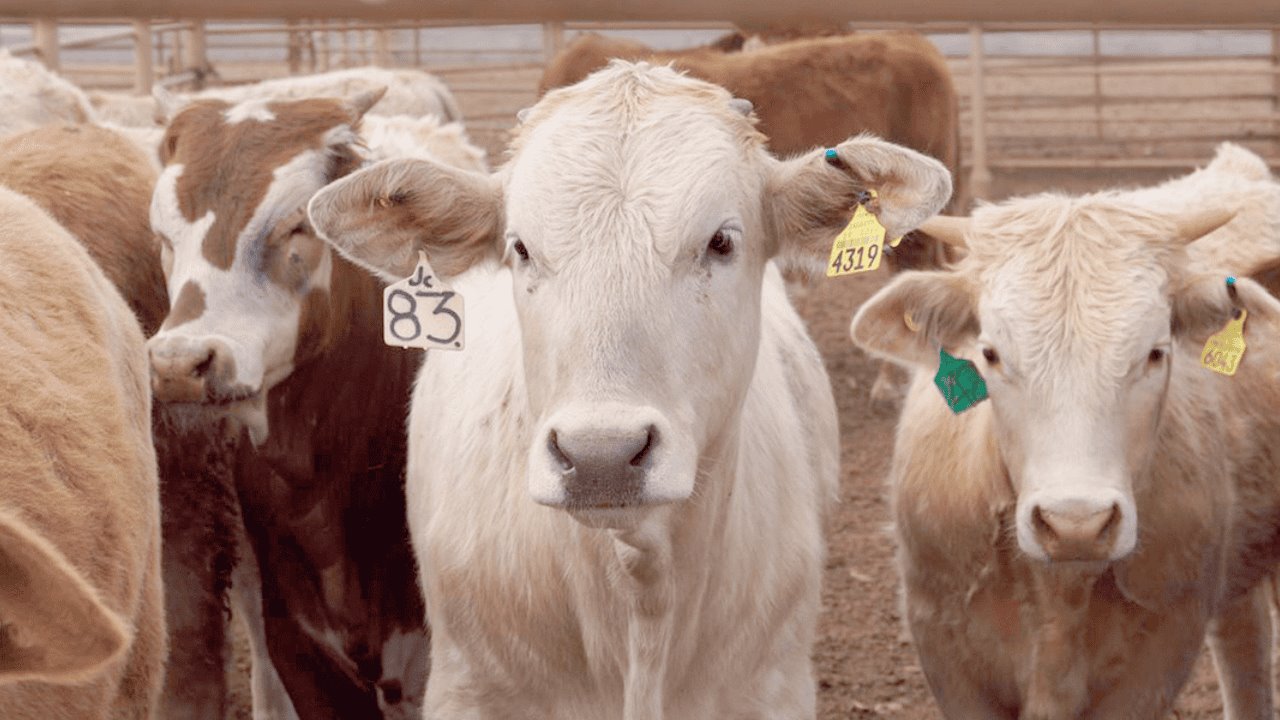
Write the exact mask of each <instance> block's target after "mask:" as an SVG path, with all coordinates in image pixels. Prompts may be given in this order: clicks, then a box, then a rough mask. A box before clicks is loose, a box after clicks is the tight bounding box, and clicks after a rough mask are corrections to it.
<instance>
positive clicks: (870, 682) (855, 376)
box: [232, 70, 1222, 720]
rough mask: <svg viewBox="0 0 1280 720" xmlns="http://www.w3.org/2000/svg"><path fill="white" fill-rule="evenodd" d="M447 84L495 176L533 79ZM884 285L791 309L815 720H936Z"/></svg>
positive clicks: (823, 296)
mask: <svg viewBox="0 0 1280 720" xmlns="http://www.w3.org/2000/svg"><path fill="white" fill-rule="evenodd" d="M447 79H448V80H449V81H450V82H451V83H452V84H456V85H458V86H463V85H464V84H465V85H467V86H470V90H464V91H463V92H459V93H458V95H459V99H460V101H461V102H462V105H463V112H464V114H465V115H467V116H468V117H470V118H476V119H477V120H478V122H477V123H476V124H475V125H474V126H471V133H472V137H473V138H474V139H475V140H476V141H477V142H478V143H480V144H482V145H484V146H485V147H486V149H487V150H488V152H489V158H490V162H491V163H492V164H494V165H497V164H499V163H500V162H501V159H502V151H501V148H502V147H503V145H504V135H505V133H504V127H507V126H509V122H510V121H508V120H503V119H502V118H512V119H513V118H514V114H515V111H516V110H517V109H519V108H520V107H524V106H526V105H528V104H531V103H532V102H533V101H534V100H535V98H534V95H533V93H532V84H533V80H534V79H536V72H530V71H527V70H524V71H517V72H512V73H508V74H506V75H504V76H502V77H500V78H497V79H496V80H495V79H493V78H480V77H477V76H476V75H475V74H473V73H465V74H460V75H459V76H456V77H451V78H447ZM486 83H487V84H486ZM495 85H496V87H495ZM490 88H492V90H489V89H490ZM486 90H488V91H486ZM481 118H483V119H481ZM1205 160H1206V161H1207V160H1208V157H1207V156H1206V157H1205ZM1175 172H1176V171H1168V170H1148V171H1128V172H1118V171H1066V170H1058V171H1031V170H1028V171H1020V172H1003V173H998V174H997V175H996V177H995V179H994V183H993V197H994V198H1001V197H1006V196H1009V195H1015V194H1025V193H1032V192H1039V191H1042V190H1048V189H1061V190H1066V191H1070V192H1085V191H1088V190H1091V189H1098V188H1102V187H1110V186H1115V185H1133V184H1146V183H1150V182H1156V181H1158V180H1160V179H1162V178H1164V177H1167V176H1169V175H1170V174H1174V173H1175ZM887 277H888V275H887V274H886V273H885V271H883V270H882V271H879V272H877V273H872V274H868V275H862V276H854V277H851V278H841V279H830V280H825V281H822V282H820V283H817V284H815V285H814V286H813V287H812V288H811V289H809V290H808V291H806V292H804V293H802V294H801V296H799V297H798V298H797V301H796V304H797V307H798V308H799V310H800V312H801V314H802V315H803V316H804V317H805V319H806V320H807V322H808V323H809V326H810V330H811V333H812V335H813V337H814V338H815V340H816V341H817V343H818V345H819V347H820V348H821V350H822V353H823V356H824V358H825V359H826V363H827V369H828V372H829V373H830V376H831V382H832V386H833V388H834V390H835V394H836V398H837V401H838V403H839V410H840V429H841V451H842V458H841V459H842V468H843V470H842V477H841V497H840V503H839V504H838V505H837V506H836V507H835V508H834V511H833V512H832V514H831V516H830V519H829V521H828V525H827V540H828V544H829V558H828V561H827V568H826V577H825V583H824V589H823V605H824V611H823V614H822V618H821V622H820V626H819V628H818V637H819V641H818V644H817V646H816V648H815V650H814V658H815V665H816V672H817V678H818V683H819V694H818V698H819V713H818V717H819V718H822V719H823V720H836V719H841V720H843V719H845V718H898V719H903V720H924V719H933V718H940V717H941V715H940V713H939V712H938V711H937V709H936V708H935V706H934V703H933V701H932V698H931V697H930V694H929V691H928V689H927V688H926V686H925V682H924V677H923V675H922V673H921V670H920V667H919V664H918V662H917V659H916V656H915V652H914V650H913V648H912V647H911V644H910V641H909V639H908V638H907V636H906V633H905V631H904V629H903V625H902V618H901V616H900V613H899V605H898V579H897V571H896V569H895V566H894V559H893V540H892V537H891V535H890V533H889V530H888V519H889V518H888V504H887V490H886V487H885V484H884V479H885V474H886V472H887V469H888V465H889V459H890V455H891V453H892V449H893V429H894V425H895V422H896V415H895V414H894V413H892V412H886V411H876V410H873V409H872V407H871V405H870V403H869V400H868V393H869V390H870V387H871V383H872V381H873V379H874V377H875V373H876V368H877V365H876V363H874V362H872V361H871V360H869V359H868V358H867V357H866V356H864V355H863V354H862V353H861V352H860V351H858V350H857V349H855V348H854V347H853V345H852V343H851V342H850V341H849V339H848V325H849V320H850V319H851V318H852V316H853V312H854V310H855V309H856V308H857V307H858V306H859V305H860V304H861V303H862V302H864V301H865V300H866V299H867V298H868V297H870V295H871V294H872V293H873V292H875V290H876V289H877V288H878V287H880V286H881V285H882V284H883V283H884V281H885V280H886V278H887ZM238 646H239V652H238V657H237V664H236V666H237V667H236V672H235V675H236V677H234V678H233V686H234V687H235V692H236V696H237V708H236V710H235V712H234V713H233V715H232V717H233V718H234V720H248V718H249V717H250V715H249V712H248V707H247V705H248V692H247V681H246V678H245V673H246V671H247V658H245V657H244V653H243V649H244V648H243V643H242V642H241V643H239V644H238ZM1221 716H1222V704H1221V701H1220V699H1219V695H1218V690H1217V684H1216V680H1215V677H1214V673H1213V667H1212V663H1211V662H1210V661H1209V658H1208V656H1207V654H1205V655H1204V656H1203V657H1202V658H1201V659H1200V661H1199V663H1198V665H1197V667H1196V670H1195V674H1194V676H1193V679H1192V681H1191V682H1190V683H1189V685H1188V686H1187V688H1186V689H1185V690H1184V691H1183V693H1182V695H1181V697H1180V699H1179V701H1178V703H1177V707H1176V710H1175V712H1174V715H1173V717H1176V718H1183V719H1191V718H1196V719H1204V720H1208V719H1209V718H1220V717H1221Z"/></svg>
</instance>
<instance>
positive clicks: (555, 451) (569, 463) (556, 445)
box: [547, 430, 573, 472]
mask: <svg viewBox="0 0 1280 720" xmlns="http://www.w3.org/2000/svg"><path fill="white" fill-rule="evenodd" d="M547 450H548V451H550V453H551V457H553V458H555V459H556V462H557V463H559V464H560V469H561V470H563V471H564V472H569V471H570V470H572V469H573V460H570V459H569V456H568V455H566V454H565V453H564V450H561V449H560V442H559V438H557V437H556V431H555V430H552V431H551V432H549V433H547Z"/></svg>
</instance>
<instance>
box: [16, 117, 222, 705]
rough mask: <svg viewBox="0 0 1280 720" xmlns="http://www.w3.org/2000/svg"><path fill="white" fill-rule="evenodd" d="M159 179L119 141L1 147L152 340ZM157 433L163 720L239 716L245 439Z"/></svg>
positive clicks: (158, 423)
mask: <svg viewBox="0 0 1280 720" xmlns="http://www.w3.org/2000/svg"><path fill="white" fill-rule="evenodd" d="M155 176H156V174H155V171H154V170H153V169H152V167H151V165H150V163H149V162H148V160H147V159H146V158H145V157H143V155H142V154H141V152H140V151H139V150H137V149H136V148H134V146H133V145H131V144H130V143H129V142H128V141H127V140H126V139H125V138H123V137H121V136H120V135H119V134H117V133H115V132H112V131H109V130H105V129H103V128H100V127H95V126H92V125H64V126H50V127H45V128H40V129H36V130H32V131H30V132H27V133H23V134H20V135H15V136H12V137H9V138H5V139H4V140H3V141H0V184H5V185H8V186H10V187H12V188H14V189H17V190H19V191H20V192H22V193H23V194H25V195H27V196H28V197H30V198H32V199H33V200H35V201H36V203H37V204H39V205H40V206H41V207H42V208H43V209H44V210H45V211H46V212H48V213H50V214H51V215H52V216H53V217H54V218H55V219H56V220H57V221H58V222H59V223H60V224H62V226H63V227H65V228H67V230H68V231H70V232H71V234H72V235H73V236H75V237H76V238H77V239H78V240H79V241H80V243H81V244H82V245H83V246H84V247H85V249H87V250H88V251H89V254H90V256H92V257H93V259H94V261H95V262H97V264H98V266H99V267H101V268H102V270H103V271H104V272H105V273H106V275H107V277H108V278H109V279H110V280H111V282H112V283H113V284H114V285H115V286H116V289H117V290H119V291H120V293H121V294H122V295H123V296H124V298H125V300H126V301H127V302H128V303H129V305H130V307H131V308H132V310H133V312H134V314H135V315H136V316H137V318H138V320H139V322H140V323H141V326H142V329H143V332H144V333H145V334H146V335H147V336H150V335H151V334H153V333H154V332H155V331H156V330H157V329H159V327H160V323H161V322H162V321H163V320H164V317H165V313H166V312H167V311H168V294H167V292H166V290H165V284H164V275H163V273H162V272H161V268H160V248H159V245H158V243H157V242H156V241H155V237H154V235H153V234H152V232H151V224H150V222H148V220H147V215H148V208H149V206H150V204H151V188H152V186H153V185H154V184H155ZM152 429H153V436H154V442H155V447H156V455H157V458H158V461H159V471H160V477H161V478H162V479H163V482H162V483H161V486H160V493H161V495H160V504H161V507H162V508H164V513H163V517H162V520H163V526H162V531H163V538H164V545H163V567H164V573H163V574H164V580H165V588H166V593H165V603H166V616H167V618H168V624H169V633H170V635H171V636H172V638H173V642H172V651H171V653H170V656H169V669H168V672H167V674H166V687H165V693H164V704H163V711H162V716H163V717H182V718H188V719H196V718H208V719H209V720H215V719H216V720H221V718H222V717H224V715H225V714H226V711H227V699H226V695H227V687H226V680H225V670H226V665H227V661H228V656H227V650H226V645H227V618H226V604H227V588H228V586H229V584H230V580H231V569H232V567H233V566H234V564H235V561H236V554H237V553H236V543H237V534H238V531H237V528H238V527H239V524H240V518H239V508H238V502H237V500H236V496H235V485H234V480H233V478H232V475H231V471H232V463H233V461H234V457H235V453H234V445H235V438H234V437H232V436H230V435H229V434H228V432H227V431H226V429H225V428H221V427H216V426H210V425H209V424H208V423H205V422H203V421H202V420H201V418H199V417H196V416H194V415H193V414H191V413H184V412H182V411H181V409H177V408H168V407H166V406H164V405H162V404H159V403H157V404H156V405H155V406H154V407H153V409H152Z"/></svg>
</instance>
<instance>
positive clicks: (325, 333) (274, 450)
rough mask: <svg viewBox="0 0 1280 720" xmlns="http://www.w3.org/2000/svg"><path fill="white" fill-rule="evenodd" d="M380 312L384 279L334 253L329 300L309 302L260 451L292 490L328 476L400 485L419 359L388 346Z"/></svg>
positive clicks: (272, 399)
mask: <svg viewBox="0 0 1280 720" xmlns="http://www.w3.org/2000/svg"><path fill="white" fill-rule="evenodd" d="M326 300H327V302H326ZM381 311H382V286H381V284H380V283H379V282H378V280H377V279H376V278H374V277H373V276H372V275H370V274H369V273H367V272H365V271H364V270H362V269H360V268H357V267H356V266H354V265H352V264H351V263H350V262H348V261H347V260H345V259H343V258H341V257H340V256H338V255H337V254H336V253H335V254H334V255H333V274H332V280H331V283H330V289H329V292H328V294H327V298H325V297H324V296H323V294H321V295H318V296H316V297H315V299H314V300H312V299H311V298H310V297H309V298H308V301H307V302H305V303H304V308H303V315H304V317H303V320H302V323H303V326H304V327H303V330H302V331H301V332H300V337H299V348H300V350H299V355H298V361H297V365H296V367H295V368H294V370H293V372H292V373H291V374H290V375H289V377H288V378H286V379H285V380H283V381H282V382H281V383H280V384H278V385H277V386H276V387H274V388H272V389H271V391H270V394H269V396H268V403H267V404H268V417H269V427H270V435H269V437H268V439H267V442H266V443H265V444H264V445H263V447H262V449H261V452H262V453H263V454H264V455H265V456H266V459H267V460H268V462H270V463H271V464H272V465H273V467H274V468H275V469H276V470H277V472H279V473H280V474H281V475H283V476H285V477H286V479H289V480H291V482H292V484H294V485H297V484H299V483H302V484H307V477H308V476H313V475H315V476H318V475H323V474H334V475H336V476H338V477H353V476H367V475H370V474H379V473H381V474H391V475H394V476H395V477H396V478H397V479H398V478H399V475H400V473H401V470H402V469H403V466H404V458H405V418H406V414H407V407H408V402H409V388H410V385H411V382H412V378H413V374H414V373H415V372H416V370H417V368H418V364H419V362H420V361H421V353H419V352H417V351H412V350H402V349H400V348H391V347H387V346H386V345H385V344H383V342H382V321H381ZM304 346H305V349H304Z"/></svg>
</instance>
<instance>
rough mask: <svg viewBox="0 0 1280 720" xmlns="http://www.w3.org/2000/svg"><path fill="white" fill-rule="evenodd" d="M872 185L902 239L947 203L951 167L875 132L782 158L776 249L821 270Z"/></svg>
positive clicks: (789, 260) (774, 198) (878, 209)
mask: <svg viewBox="0 0 1280 720" xmlns="http://www.w3.org/2000/svg"><path fill="white" fill-rule="evenodd" d="M868 190H874V191H876V195H877V198H876V201H875V202H874V203H873V206H872V209H873V210H874V212H875V214H876V217H877V218H878V219H879V221H880V224H882V225H884V227H885V230H886V237H888V238H896V237H900V236H902V235H905V234H906V233H908V232H910V231H911V230H914V229H915V228H917V227H919V226H920V224H921V223H923V222H924V221H925V220H927V219H929V218H930V217H932V216H934V215H935V214H937V213H938V211H939V210H941V209H942V207H943V205H945V204H946V203H947V200H948V199H950V197H951V173H950V172H949V171H948V170H947V168H946V167H945V166H944V165H943V164H942V163H940V162H938V161H937V160H935V159H933V158H931V157H928V156H927V155H923V154H921V153H918V152H916V151H914V150H910V149H908V148H905V147H902V146H900V145H895V144H893V143H889V142H885V141H883V140H880V139H878V138H875V137H871V136H869V135H860V136H858V137H855V138H851V139H849V140H846V141H845V142H842V143H840V144H839V145H838V146H836V147H834V148H831V149H829V150H825V151H824V150H814V151H811V152H809V153H807V154H805V155H802V156H800V157H797V158H794V159H791V160H785V161H776V164H775V165H774V166H773V168H772V172H771V173H770V177H769V181H768V184H767V188H766V193H765V198H766V210H767V214H768V217H769V218H770V219H771V221H772V222H771V231H772V235H771V237H772V238H773V239H774V240H775V241H776V243H777V245H776V246H775V247H774V248H772V250H773V251H774V254H775V255H777V256H780V258H781V259H782V260H783V261H784V263H785V264H787V265H802V266H807V267H809V268H811V269H812V271H813V272H814V273H815V274H816V273H817V272H818V270H819V268H822V267H825V263H826V260H827V258H828V256H829V255H830V252H831V244H832V241H834V240H835V237H836V235H838V234H839V233H840V231H841V230H842V229H844V226H845V225H846V224H848V222H849V218H850V217H851V216H852V215H853V212H854V210H855V209H856V208H857V206H858V204H859V202H860V200H861V199H862V197H863V196H864V193H866V191H868Z"/></svg>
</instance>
